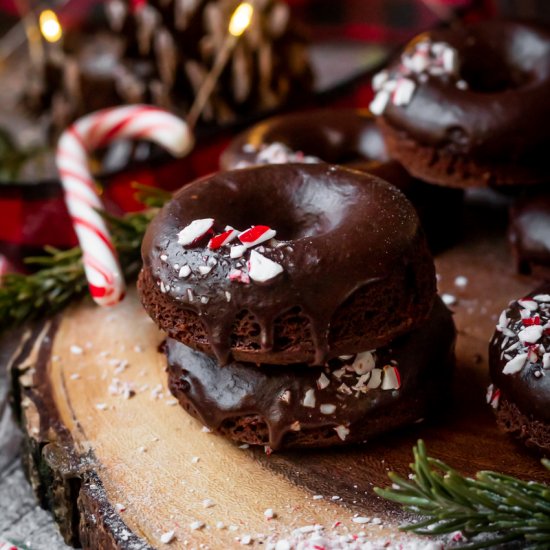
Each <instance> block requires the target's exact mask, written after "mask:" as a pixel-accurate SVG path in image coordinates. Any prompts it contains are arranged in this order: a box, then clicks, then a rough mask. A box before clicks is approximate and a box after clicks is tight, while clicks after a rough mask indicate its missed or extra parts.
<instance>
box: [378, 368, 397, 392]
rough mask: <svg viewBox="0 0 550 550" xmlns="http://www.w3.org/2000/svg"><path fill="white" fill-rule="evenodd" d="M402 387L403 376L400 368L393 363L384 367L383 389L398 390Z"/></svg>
mask: <svg viewBox="0 0 550 550" xmlns="http://www.w3.org/2000/svg"><path fill="white" fill-rule="evenodd" d="M400 387H401V376H400V375H399V370H398V369H397V367H394V366H393V365H386V366H385V367H384V379H383V380H382V389H383V390H398V389H399V388H400Z"/></svg>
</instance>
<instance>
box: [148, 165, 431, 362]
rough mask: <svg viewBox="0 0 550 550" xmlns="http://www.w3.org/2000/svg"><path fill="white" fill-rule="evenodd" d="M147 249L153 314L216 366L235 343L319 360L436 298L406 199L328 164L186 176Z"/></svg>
mask: <svg viewBox="0 0 550 550" xmlns="http://www.w3.org/2000/svg"><path fill="white" fill-rule="evenodd" d="M260 224H261V225H260ZM232 228H237V229H238V230H240V231H243V230H246V231H244V232H243V233H242V234H240V235H239V236H238V238H237V234H238V231H236V230H234V229H232ZM248 228H251V229H250V230H248ZM212 231H213V232H214V233H216V236H215V238H212V239H211V240H209V239H210V237H211V236H212V235H213V234H214V233H212ZM272 237H276V239H277V240H275V239H273V238H272ZM230 239H234V240H233V241H231V243H229V240H230ZM239 240H240V241H242V242H244V243H245V244H244V245H243V244H241V243H240V242H239ZM224 242H225V243H227V244H225V245H223V246H221V245H222V243H224ZM235 243H238V244H235ZM142 256H143V263H144V265H143V269H142V272H141V274H140V279H139V283H138V287H139V289H140V293H141V299H142V302H143V304H144V306H145V309H146V310H147V311H148V312H149V315H150V316H151V317H152V318H153V319H154V320H155V322H156V323H157V324H158V325H159V326H160V328H162V329H163V330H165V331H166V332H167V333H168V335H169V336H170V337H171V338H174V339H175V340H178V341H180V342H182V343H184V344H186V345H188V346H190V347H192V348H194V349H196V350H198V351H202V352H205V353H208V354H211V355H215V356H216V357H217V359H218V361H219V362H220V363H222V364H224V363H226V362H227V361H228V359H229V356H230V355H231V354H232V356H233V358H234V359H235V360H239V361H249V362H254V363H271V364H288V363H309V364H317V365H323V364H324V363H325V361H326V360H327V359H328V358H331V357H336V356H338V355H341V354H350V353H358V352H360V351H363V350H367V349H374V348H377V347H380V346H383V345H386V344H388V343H389V342H391V341H392V340H393V339H395V338H396V337H397V336H399V335H400V334H402V333H404V332H406V331H408V330H411V329H412V328H414V327H416V326H418V325H419V324H421V323H422V322H423V321H424V320H425V319H426V318H427V316H428V314H429V312H430V309H431V307H432V304H433V300H434V296H435V277H434V266H433V261H432V258H431V255H430V253H429V251H428V248H427V245H426V241H425V238H424V234H423V232H422V229H421V228H420V225H419V222H418V217H417V215H416V213H415V211H414V209H413V207H412V206H411V204H410V203H409V202H408V201H407V200H406V198H405V197H404V196H403V195H402V194H401V193H400V192H399V191H398V190H397V189H396V188H395V187H393V186H392V185H390V184H388V183H386V182H385V181H383V180H381V179H379V178H376V177H374V176H371V175H368V174H364V173H362V172H358V171H353V170H349V169H345V168H342V167H337V166H332V165H329V164H312V165H309V164H281V165H269V166H258V167H254V168H246V169H243V170H234V171H230V172H220V173H218V174H215V175H213V176H209V177H206V178H203V179H201V180H197V181H195V182H194V183H191V184H189V185H186V186H185V187H184V188H182V189H181V190H180V191H178V193H176V195H175V196H174V198H173V199H172V200H171V201H170V202H169V203H168V204H167V205H165V206H164V208H163V209H162V210H161V211H160V213H159V214H158V215H157V217H156V218H155V219H154V220H153V221H152V223H151V224H150V226H149V228H148V230H147V232H146V235H145V238H144V241H143V246H142Z"/></svg>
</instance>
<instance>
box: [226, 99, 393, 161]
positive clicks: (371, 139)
mask: <svg viewBox="0 0 550 550" xmlns="http://www.w3.org/2000/svg"><path fill="white" fill-rule="evenodd" d="M271 143H282V144H284V145H286V146H287V147H289V148H290V149H292V150H293V151H302V152H303V153H305V154H306V155H314V156H316V157H319V158H320V159H323V160H324V161H325V162H330V163H334V164H345V163H349V162H354V161H362V162H364V161H365V160H376V161H386V160H389V157H388V154H387V152H386V147H385V145H384V141H383V139H382V136H381V134H380V131H379V130H378V128H377V127H376V124H375V123H374V120H373V118H372V115H371V114H370V112H369V111H368V110H366V109H364V110H357V109H321V110H315V111H312V112H301V113H293V114H290V115H281V116H276V117H272V118H269V119H267V120H264V121H263V122H260V123H258V124H256V125H255V126H252V127H251V128H249V129H248V130H246V131H245V132H243V133H241V134H239V135H238V136H237V137H236V138H235V139H233V140H232V141H231V143H230V144H229V146H228V147H227V149H226V150H225V151H224V152H223V153H222V155H221V156H220V168H221V169H222V170H231V169H233V168H235V167H236V166H237V165H238V164H239V163H240V162H243V161H244V162H250V163H254V161H255V159H256V156H257V153H256V152H254V151H253V150H250V149H249V148H254V149H256V150H257V151H259V150H260V148H261V147H262V146H265V145H266V144H268V145H269V144H271Z"/></svg>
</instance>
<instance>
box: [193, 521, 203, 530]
mask: <svg viewBox="0 0 550 550" xmlns="http://www.w3.org/2000/svg"><path fill="white" fill-rule="evenodd" d="M203 527H204V521H194V522H193V523H191V524H190V525H189V528H190V529H191V531H197V530H198V529H202V528H203Z"/></svg>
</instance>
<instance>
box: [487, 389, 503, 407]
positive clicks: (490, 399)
mask: <svg viewBox="0 0 550 550" xmlns="http://www.w3.org/2000/svg"><path fill="white" fill-rule="evenodd" d="M485 399H486V401H487V404H488V405H491V407H493V409H498V403H499V401H500V390H499V389H498V388H495V386H494V384H489V387H488V388H487V394H486V396H485Z"/></svg>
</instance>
